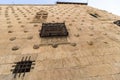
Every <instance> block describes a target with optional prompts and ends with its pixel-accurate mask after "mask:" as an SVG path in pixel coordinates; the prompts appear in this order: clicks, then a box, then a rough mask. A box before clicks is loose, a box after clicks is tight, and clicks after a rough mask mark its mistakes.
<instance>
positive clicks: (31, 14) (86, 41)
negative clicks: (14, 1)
mask: <svg viewBox="0 0 120 80" xmlns="http://www.w3.org/2000/svg"><path fill="white" fill-rule="evenodd" d="M41 10H43V11H45V12H46V13H48V14H47V16H44V15H46V14H44V13H42V16H39V18H40V20H39V21H36V20H35V21H34V18H35V16H36V13H37V12H40V11H41ZM90 13H91V14H94V17H93V16H92V15H90ZM95 17H96V18H95ZM41 18H42V19H41ZM119 19H120V17H119V16H116V15H113V14H111V13H107V12H106V11H103V10H98V9H95V8H92V7H89V6H86V5H75V4H74V5H71V4H57V5H54V6H52V5H46V6H42V5H38V6H35V5H17V6H16V5H13V6H8V5H0V24H1V26H0V33H1V34H0V80H120V74H119V73H120V34H119V33H120V28H119V27H117V26H116V25H115V24H114V23H113V22H114V21H117V20H119ZM41 20H43V21H41ZM41 22H47V23H63V22H64V23H65V25H66V28H67V30H68V32H69V35H68V36H67V37H59V36H58V37H57V38H56V37H55V38H51V37H50V38H41V37H40V36H39V33H40V32H41V28H42V23H41ZM15 37H16V38H15ZM23 57H24V60H33V61H34V60H35V62H34V63H35V65H34V69H31V70H30V72H27V73H25V76H24V77H19V74H17V78H16V79H14V78H13V75H14V74H12V71H11V70H12V69H13V68H14V67H12V66H15V63H16V62H19V61H21V59H22V58H23ZM25 57H27V59H25ZM29 57H30V59H29ZM31 67H33V66H31ZM21 75H23V73H21Z"/></svg>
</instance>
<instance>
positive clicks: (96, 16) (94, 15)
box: [90, 13, 100, 18]
mask: <svg viewBox="0 0 120 80" xmlns="http://www.w3.org/2000/svg"><path fill="white" fill-rule="evenodd" d="M90 15H91V16H93V17H95V18H98V17H100V16H99V15H98V14H96V13H95V14H92V13H90Z"/></svg>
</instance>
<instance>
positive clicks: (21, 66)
mask: <svg viewBox="0 0 120 80" xmlns="http://www.w3.org/2000/svg"><path fill="white" fill-rule="evenodd" d="M30 58H31V56H29V57H25V58H24V57H22V60H21V61H20V62H16V63H15V64H16V65H15V66H14V67H15V68H14V69H13V74H14V78H16V76H17V74H18V77H20V76H21V74H22V73H23V75H22V76H23V77H24V76H25V73H26V72H30V70H31V69H33V67H32V65H35V64H34V63H33V62H35V61H31V60H30Z"/></svg>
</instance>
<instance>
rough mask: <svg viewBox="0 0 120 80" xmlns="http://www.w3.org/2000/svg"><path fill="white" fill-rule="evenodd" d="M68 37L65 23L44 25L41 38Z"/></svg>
mask: <svg viewBox="0 0 120 80" xmlns="http://www.w3.org/2000/svg"><path fill="white" fill-rule="evenodd" d="M60 36H68V31H67V29H66V26H65V23H43V24H42V29H41V32H40V37H60Z"/></svg>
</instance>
